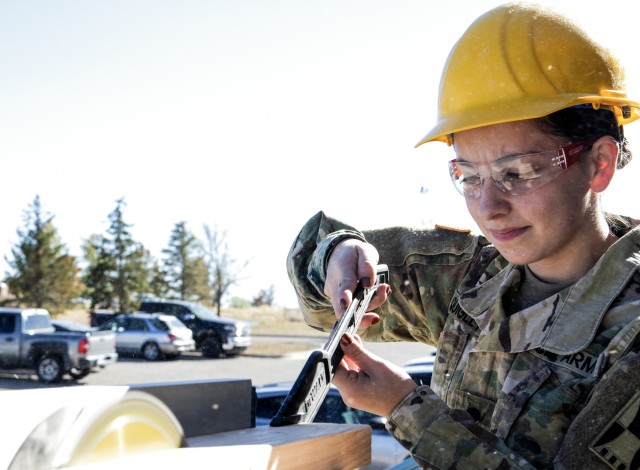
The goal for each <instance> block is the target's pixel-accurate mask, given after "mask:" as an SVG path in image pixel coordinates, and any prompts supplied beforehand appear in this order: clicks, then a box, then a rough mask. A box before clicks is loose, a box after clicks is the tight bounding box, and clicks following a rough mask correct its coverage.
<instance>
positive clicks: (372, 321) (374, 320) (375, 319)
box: [371, 318, 380, 325]
mask: <svg viewBox="0 0 640 470" xmlns="http://www.w3.org/2000/svg"><path fill="white" fill-rule="evenodd" d="M376 323H380V319H379V318H374V319H373V320H371V324H372V325H375V324H376Z"/></svg>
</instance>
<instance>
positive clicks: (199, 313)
mask: <svg viewBox="0 0 640 470" xmlns="http://www.w3.org/2000/svg"><path fill="white" fill-rule="evenodd" d="M191 309H192V311H193V314H194V315H195V316H196V317H198V318H200V319H201V320H216V319H217V318H218V317H217V316H216V314H215V313H213V312H212V311H211V310H209V309H208V308H207V307H205V306H203V305H200V304H191Z"/></svg>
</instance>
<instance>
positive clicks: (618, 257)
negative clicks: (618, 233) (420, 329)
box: [459, 227, 640, 355]
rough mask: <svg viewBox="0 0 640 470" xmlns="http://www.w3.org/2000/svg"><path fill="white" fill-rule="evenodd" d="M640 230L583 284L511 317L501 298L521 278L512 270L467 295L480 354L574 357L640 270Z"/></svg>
mask: <svg viewBox="0 0 640 470" xmlns="http://www.w3.org/2000/svg"><path fill="white" fill-rule="evenodd" d="M639 247H640V228H638V227H636V228H634V229H633V230H631V231H630V232H628V233H627V234H626V235H625V236H623V237H622V238H620V239H619V240H618V241H617V242H616V243H614V244H613V245H612V246H611V247H610V248H609V250H607V252H606V253H605V254H604V255H603V256H602V257H601V258H600V259H599V260H598V262H597V263H596V264H595V265H594V266H593V268H591V270H589V272H588V273H587V274H585V276H583V277H582V278H581V279H580V280H579V281H578V282H576V283H575V284H573V285H572V286H569V287H567V288H566V289H564V290H562V291H561V292H559V293H558V294H555V295H553V296H551V297H549V298H548V299H546V300H544V301H543V302H540V303H538V304H536V305H534V306H532V307H529V308H527V309H525V310H522V311H521V312H517V313H515V314H513V315H511V316H509V317H507V316H506V315H505V313H504V310H503V309H502V304H501V300H500V299H501V297H502V295H503V294H504V292H505V291H506V290H507V289H508V288H509V287H510V286H511V285H513V283H515V282H518V279H519V273H517V271H516V270H515V269H514V268H515V266H514V265H511V264H510V265H509V266H507V267H506V268H505V269H503V270H502V271H501V272H500V273H498V274H497V275H496V276H494V277H493V278H491V279H489V280H488V281H487V282H485V283H483V284H481V285H480V286H478V287H476V288H474V289H471V290H469V291H467V292H465V293H463V294H462V295H461V297H460V301H459V302H460V306H461V307H462V309H463V310H464V311H465V312H467V313H468V314H469V315H470V316H471V317H472V318H473V319H474V320H475V322H476V323H477V324H478V327H479V328H480V330H481V331H482V334H481V338H480V340H479V341H478V343H477V344H476V346H475V347H474V350H476V351H503V352H521V351H526V350H531V349H536V348H542V349H544V350H546V351H549V352H553V353H556V354H561V355H566V354H573V353H575V352H578V351H581V350H583V349H584V348H586V347H587V346H588V345H589V344H590V343H591V341H592V340H593V338H594V336H595V334H596V331H597V329H598V326H599V325H600V323H601V322H602V318H603V317H604V315H605V313H606V312H607V311H608V309H609V306H610V305H611V303H612V302H613V301H614V299H615V298H616V297H617V296H618V294H620V292H621V290H622V289H623V288H624V287H625V286H626V285H627V283H628V281H629V279H630V278H631V276H633V274H634V273H635V272H636V271H637V270H638V269H639V267H640V252H639V251H640V250H639V249H638V248H639Z"/></svg>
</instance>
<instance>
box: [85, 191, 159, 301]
mask: <svg viewBox="0 0 640 470" xmlns="http://www.w3.org/2000/svg"><path fill="white" fill-rule="evenodd" d="M124 206H125V202H124V200H123V199H118V200H117V201H116V208H115V209H114V210H113V212H111V213H110V214H109V220H110V222H111V225H110V226H109V228H108V229H107V235H106V236H104V235H92V236H91V237H90V238H89V240H87V241H86V242H85V244H84V245H83V250H84V256H85V259H86V260H87V262H88V267H87V268H86V270H85V275H84V278H83V279H84V282H85V284H86V285H87V291H86V292H87V295H88V296H89V298H90V299H91V306H92V307H104V308H112V307H114V306H116V308H117V309H118V310H119V311H121V312H128V311H131V310H132V309H133V301H134V299H135V298H136V296H138V295H139V294H142V293H145V292H147V291H148V290H149V281H148V272H149V269H148V268H149V266H150V265H151V261H150V255H149V253H148V252H147V251H146V250H145V249H144V246H143V245H142V244H141V243H139V242H136V241H135V240H134V239H133V236H132V235H131V232H130V231H129V228H130V227H131V225H130V224H128V223H126V222H125V221H124V218H123V207H124Z"/></svg>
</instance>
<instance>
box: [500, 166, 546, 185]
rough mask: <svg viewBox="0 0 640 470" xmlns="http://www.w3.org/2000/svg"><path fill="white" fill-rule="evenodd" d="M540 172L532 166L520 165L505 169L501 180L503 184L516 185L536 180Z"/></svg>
mask: <svg viewBox="0 0 640 470" xmlns="http://www.w3.org/2000/svg"><path fill="white" fill-rule="evenodd" d="M539 176H540V172H539V171H538V169H537V168H536V167H535V166H533V165H520V166H518V167H512V168H505V169H504V170H503V171H502V175H501V179H502V181H505V182H510V183H517V182H523V181H527V180H532V179H534V178H538V177H539Z"/></svg>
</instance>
